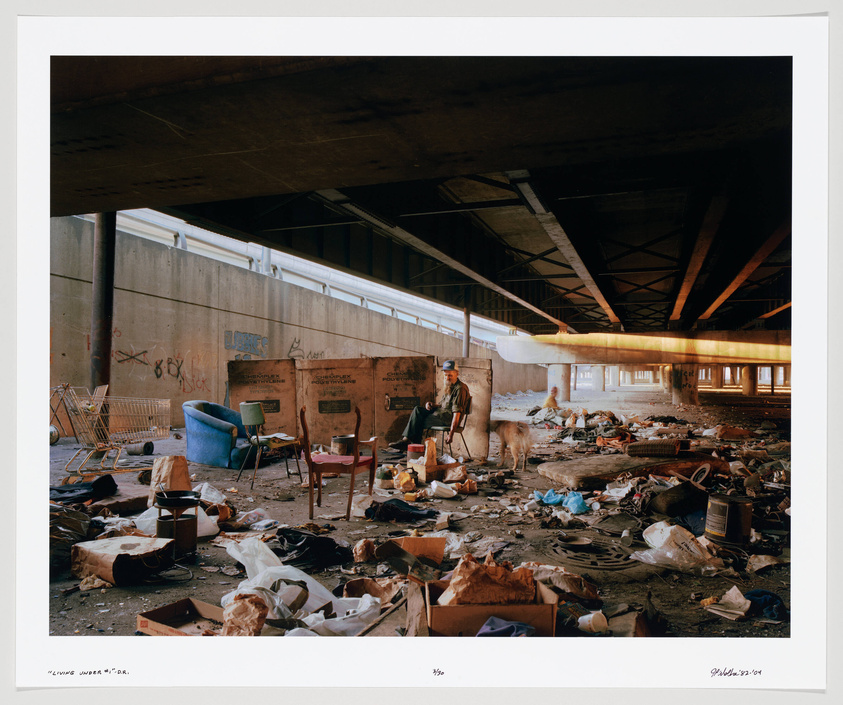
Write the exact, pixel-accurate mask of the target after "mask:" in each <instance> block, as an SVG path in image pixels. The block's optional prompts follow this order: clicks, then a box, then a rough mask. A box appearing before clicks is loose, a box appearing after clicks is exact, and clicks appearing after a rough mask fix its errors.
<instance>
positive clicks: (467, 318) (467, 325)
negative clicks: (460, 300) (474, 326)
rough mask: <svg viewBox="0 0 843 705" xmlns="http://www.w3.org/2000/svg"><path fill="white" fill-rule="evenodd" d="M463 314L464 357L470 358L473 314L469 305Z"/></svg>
mask: <svg viewBox="0 0 843 705" xmlns="http://www.w3.org/2000/svg"><path fill="white" fill-rule="evenodd" d="M462 312H463V320H464V323H463V331H464V333H463V339H462V356H463V357H470V355H469V352H470V350H469V347H470V345H471V312H470V311H469V310H468V304H466V306H465V308H463V310H462Z"/></svg>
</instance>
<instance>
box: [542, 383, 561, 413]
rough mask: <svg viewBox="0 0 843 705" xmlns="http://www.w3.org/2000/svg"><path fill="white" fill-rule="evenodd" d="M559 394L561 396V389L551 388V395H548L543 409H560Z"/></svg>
mask: <svg viewBox="0 0 843 705" xmlns="http://www.w3.org/2000/svg"><path fill="white" fill-rule="evenodd" d="M557 394H559V389H558V388H557V387H551V388H550V394H548V395H547V399H545V400H544V404H542V409H558V408H559V402H557V401H556V395H557Z"/></svg>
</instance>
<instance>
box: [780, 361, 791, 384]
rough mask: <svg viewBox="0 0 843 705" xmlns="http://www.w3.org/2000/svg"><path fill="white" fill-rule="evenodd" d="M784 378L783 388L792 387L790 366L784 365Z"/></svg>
mask: <svg viewBox="0 0 843 705" xmlns="http://www.w3.org/2000/svg"><path fill="white" fill-rule="evenodd" d="M782 377H783V386H785V387H789V386H790V365H784V366H783V367H782Z"/></svg>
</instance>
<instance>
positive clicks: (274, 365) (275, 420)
mask: <svg viewBox="0 0 843 705" xmlns="http://www.w3.org/2000/svg"><path fill="white" fill-rule="evenodd" d="M228 387H229V399H230V400H231V402H230V403H231V408H232V409H234V410H235V411H239V410H240V402H244V401H257V402H260V403H261V406H262V407H263V413H264V416H266V425H265V426H264V428H263V430H264V433H278V432H281V433H286V434H288V435H290V436H296V435H298V433H297V429H298V405H297V404H296V365H295V361H294V360H289V359H288V360H230V361H229V363H228Z"/></svg>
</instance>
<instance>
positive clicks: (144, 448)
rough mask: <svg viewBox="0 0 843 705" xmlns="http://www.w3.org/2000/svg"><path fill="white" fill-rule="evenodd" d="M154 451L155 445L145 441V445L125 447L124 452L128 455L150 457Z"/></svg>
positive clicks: (138, 444) (135, 444)
mask: <svg viewBox="0 0 843 705" xmlns="http://www.w3.org/2000/svg"><path fill="white" fill-rule="evenodd" d="M154 451H155V444H153V442H152V441H147V442H146V443H134V444H133V445H130V446H126V452H127V453H128V454H129V455H152V453H153V452H154Z"/></svg>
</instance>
